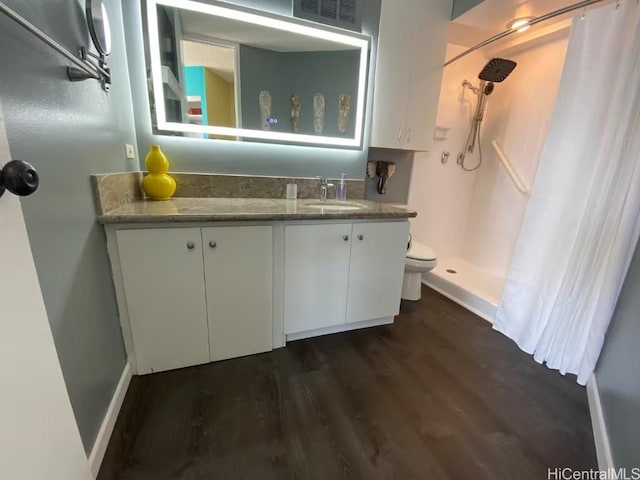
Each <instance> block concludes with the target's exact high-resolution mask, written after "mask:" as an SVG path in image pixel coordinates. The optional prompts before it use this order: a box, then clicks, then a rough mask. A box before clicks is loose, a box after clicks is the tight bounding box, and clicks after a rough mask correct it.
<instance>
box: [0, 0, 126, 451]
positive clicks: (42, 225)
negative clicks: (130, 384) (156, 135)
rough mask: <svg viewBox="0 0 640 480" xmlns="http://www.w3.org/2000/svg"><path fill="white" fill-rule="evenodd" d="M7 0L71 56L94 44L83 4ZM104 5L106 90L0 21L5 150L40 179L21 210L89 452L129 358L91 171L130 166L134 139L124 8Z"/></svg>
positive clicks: (110, 0)
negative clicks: (69, 72)
mask: <svg viewBox="0 0 640 480" xmlns="http://www.w3.org/2000/svg"><path fill="white" fill-rule="evenodd" d="M6 3H7V4H8V5H9V6H10V7H12V8H14V9H15V10H16V11H18V12H19V13H20V14H22V15H23V16H24V17H26V18H27V19H28V20H30V21H31V22H32V23H34V24H35V25H37V26H39V27H40V28H41V29H42V30H44V31H45V32H47V33H49V34H50V35H51V36H52V37H54V38H55V39H57V40H58V41H59V42H61V43H62V44H63V45H65V46H66V47H67V48H68V49H69V50H71V51H73V52H75V51H77V49H78V47H79V46H80V45H89V35H88V31H87V28H86V26H85V23H84V1H81V0H76V1H69V0H31V1H29V2H24V1H20V0H8V1H7V2H6ZM106 5H107V8H108V11H109V16H110V19H111V24H112V26H113V42H114V48H113V50H114V51H113V55H112V56H111V58H110V61H109V64H110V67H111V69H112V72H113V75H114V78H113V88H112V90H111V93H109V94H106V93H104V92H103V91H102V90H101V88H100V85H99V83H98V82H97V81H93V80H88V81H85V82H81V83H71V82H69V81H68V80H67V79H66V71H65V67H66V66H67V62H66V61H65V60H64V58H63V57H61V56H60V55H59V54H57V53H55V52H53V51H52V50H50V49H49V48H48V47H46V46H44V44H43V43H42V42H40V41H39V40H37V39H36V38H35V37H33V36H31V35H29V34H28V32H27V31H26V30H24V29H22V28H21V27H19V26H17V25H16V24H14V23H13V22H11V21H10V20H9V19H7V18H6V17H4V16H0V65H3V67H2V73H0V97H1V98H2V103H3V107H4V114H5V120H6V124H7V125H6V126H7V134H8V139H9V145H10V148H11V153H12V155H13V158H18V159H22V160H26V161H28V162H30V163H32V164H33V165H34V166H35V167H36V169H37V170H38V172H39V174H40V178H41V187H40V189H39V190H38V192H37V193H36V194H35V195H33V196H32V197H28V198H25V199H23V202H22V205H23V209H24V214H25V220H26V224H27V230H28V233H29V239H30V242H31V247H32V250H33V255H34V259H35V264H36V268H37V271H38V277H39V280H40V286H41V288H42V293H43V296H44V301H45V305H46V308H47V313H48V315H49V321H50V323H51V330H52V332H53V337H54V340H55V344H56V348H57V351H58V357H59V358H60V363H61V365H62V371H63V374H64V378H65V382H66V385H67V389H68V391H69V396H70V398H71V404H72V406H73V410H74V413H75V416H76V420H77V422H78V426H79V428H80V434H81V436H82V440H83V442H84V445H85V449H87V451H89V450H90V448H91V447H92V445H93V442H94V439H95V436H96V434H97V431H98V428H99V426H100V423H101V422H102V419H103V417H104V414H105V412H106V409H107V406H108V404H109V402H110V400H111V396H112V394H113V392H114V390H115V386H116V384H117V382H118V380H119V378H120V375H121V373H122V369H123V367H124V365H125V361H126V357H125V352H124V347H123V343H122V336H121V332H120V324H119V320H118V312H117V309H116V303H115V295H114V291H113V286H112V280H111V273H110V269H109V264H108V259H107V251H106V245H105V237H104V232H103V229H102V227H100V226H99V225H97V224H96V223H95V211H94V204H93V199H92V198H93V197H92V193H91V188H90V183H89V175H90V174H92V173H98V172H115V171H123V170H127V167H128V166H127V163H126V160H125V158H124V143H125V142H127V143H132V144H135V141H136V140H135V135H134V128H133V117H132V115H133V113H132V110H131V107H130V105H131V95H130V89H129V83H128V78H127V77H128V73H127V63H126V60H125V49H124V37H123V29H122V21H121V18H122V17H121V11H120V2H119V0H106ZM130 166H131V165H130ZM16 368H19V366H16Z"/></svg>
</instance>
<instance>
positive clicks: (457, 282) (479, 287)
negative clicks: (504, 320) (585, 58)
mask: <svg viewBox="0 0 640 480" xmlns="http://www.w3.org/2000/svg"><path fill="white" fill-rule="evenodd" d="M570 22H571V21H570V20H565V21H562V22H559V23H556V24H554V25H553V26H551V27H546V28H544V29H539V30H538V31H537V32H536V33H535V34H532V35H528V36H527V37H524V36H521V37H517V38H515V39H513V38H512V39H511V40H510V41H508V42H507V41H506V40H502V41H501V43H499V44H497V43H496V44H495V45H492V46H491V47H487V48H486V49H484V50H477V51H475V52H473V53H471V54H469V55H467V56H465V57H464V58H462V59H460V60H458V61H457V62H455V63H452V64H451V65H449V66H448V67H446V68H445V70H444V76H443V81H442V87H441V94H440V101H439V106H438V117H437V125H438V127H441V128H442V129H443V130H444V131H447V132H448V135H447V136H446V138H443V139H441V140H439V141H435V142H434V146H433V148H432V150H431V152H425V153H416V154H415V156H414V164H413V171H412V180H411V188H410V194H409V206H410V207H411V208H413V209H414V210H416V211H417V212H418V217H417V218H416V219H414V220H413V221H412V226H411V229H412V234H413V236H414V238H416V239H417V240H418V241H419V242H421V243H425V244H427V245H429V246H430V247H431V248H432V249H433V250H434V251H435V252H436V254H437V257H438V265H437V266H436V268H434V269H433V270H432V271H431V272H428V273H426V274H425V276H424V279H423V282H424V283H425V284H427V285H428V286H430V287H431V288H433V289H435V290H437V291H439V292H440V293H442V294H444V295H445V296H447V297H449V298H451V299H452V300H454V301H456V302H458V303H460V304H461V305H463V306H465V307H466V308H468V309H469V310H471V311H473V312H474V313H476V314H478V315H479V316H481V317H483V318H485V319H486V320H488V321H493V319H494V315H495V312H496V309H497V306H498V304H499V302H500V298H501V296H502V289H503V285H504V279H505V276H506V273H507V270H508V267H509V261H510V259H511V255H512V253H513V250H514V247H515V243H516V240H517V238H518V235H519V231H520V225H521V223H522V219H523V216H524V212H525V210H526V207H527V201H528V194H529V193H530V189H531V188H532V186H533V183H534V179H535V173H536V169H537V165H538V160H539V158H540V155H541V153H542V150H543V147H544V142H545V138H546V133H547V127H548V124H549V121H550V119H551V114H552V110H553V106H554V103H555V97H556V93H557V90H558V86H559V84H560V77H561V74H562V68H563V64H564V57H565V53H566V48H567V41H568V36H569V30H570ZM496 45H497V46H496ZM464 50H466V49H465V47H463V46H460V45H455V44H449V46H448V49H447V58H453V57H454V56H456V55H458V54H459V53H460V52H462V51H464ZM516 65H517V67H516ZM498 82H501V83H498ZM494 84H495V85H494Z"/></svg>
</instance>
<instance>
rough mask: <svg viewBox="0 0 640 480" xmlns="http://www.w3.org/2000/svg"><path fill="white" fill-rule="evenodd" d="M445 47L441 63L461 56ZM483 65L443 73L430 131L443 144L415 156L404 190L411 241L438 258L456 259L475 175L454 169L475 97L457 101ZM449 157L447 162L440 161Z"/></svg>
mask: <svg viewBox="0 0 640 480" xmlns="http://www.w3.org/2000/svg"><path fill="white" fill-rule="evenodd" d="M465 49H466V48H465V47H462V46H459V45H453V44H449V45H448V47H447V54H446V58H451V57H453V56H455V55H457V54H458V53H461V52H463V51H464V50H465ZM485 63H486V58H485V57H484V56H483V55H482V54H481V53H479V52H474V53H472V54H471V55H468V56H466V57H464V58H463V59H461V60H459V61H457V62H455V63H453V64H452V65H450V66H448V67H446V68H445V69H444V75H443V77H442V88H441V92H440V100H439V104H438V114H437V118H436V125H437V126H439V127H445V128H448V129H449V131H448V137H447V139H446V140H444V141H434V142H433V148H432V150H431V151H430V152H416V153H415V154H414V159H413V170H412V174H411V184H410V188H409V201H408V204H409V207H410V208H411V209H413V210H416V211H417V212H418V216H417V217H416V218H415V219H413V220H412V222H411V232H412V234H413V237H414V238H415V239H416V240H417V241H419V242H422V243H426V244H427V245H429V246H430V247H431V248H433V249H434V250H435V251H436V254H437V255H438V257H439V258H444V257H457V256H459V255H460V252H461V250H462V247H463V240H464V234H465V230H466V226H467V218H468V214H469V207H470V203H471V195H472V194H473V183H474V179H475V173H466V172H463V171H462V170H461V169H460V167H458V166H457V165H456V155H457V154H458V152H459V151H461V150H462V148H463V146H464V142H465V140H466V135H467V131H468V127H469V122H470V121H471V116H472V115H473V110H474V108H475V95H473V94H472V93H470V92H469V91H468V90H467V91H466V94H465V95H464V96H463V95H462V86H461V85H462V81H463V80H464V79H465V78H466V79H468V80H470V81H472V80H473V79H475V78H477V76H478V72H479V71H480V69H481V68H482V67H483V66H484V64H485ZM443 152H449V153H450V157H449V161H448V162H447V163H446V164H442V163H441V161H440V158H441V155H442V153H443Z"/></svg>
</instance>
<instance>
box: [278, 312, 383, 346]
mask: <svg viewBox="0 0 640 480" xmlns="http://www.w3.org/2000/svg"><path fill="white" fill-rule="evenodd" d="M394 319H395V317H385V318H377V319H375V320H365V321H364V322H355V323H341V324H340V325H334V326H333V327H325V328H318V329H317V330H307V331H306V332H298V333H288V334H287V335H286V337H285V338H286V341H287V342H291V341H293V340H302V339H303V338H311V337H319V336H320V335H330V334H332V333H341V332H348V331H350V330H358V329H360V328H369V327H378V326H380V325H389V324H391V323H393V321H394Z"/></svg>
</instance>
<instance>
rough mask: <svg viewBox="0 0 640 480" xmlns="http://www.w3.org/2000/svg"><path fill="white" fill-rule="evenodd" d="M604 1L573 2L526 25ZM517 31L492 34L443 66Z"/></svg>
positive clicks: (513, 29) (603, 0)
mask: <svg viewBox="0 0 640 480" xmlns="http://www.w3.org/2000/svg"><path fill="white" fill-rule="evenodd" d="M605 1H607V0H584V1H582V2H578V3H574V4H573V5H569V6H567V7H564V8H560V9H558V10H555V11H553V12H549V13H546V14H544V15H541V16H539V17H536V18H534V19H533V20H531V21H530V22H529V23H528V24H527V25H529V26H531V25H536V24H538V23H540V22H544V21H546V20H550V19H552V18H554V17H557V16H559V15H564V14H565V13H569V12H573V11H574V10H579V9H581V8H585V7H588V6H589V5H593V4H594V3H600V2H605ZM618 1H619V0H618ZM519 28H522V27H519ZM517 31H518V29H517V28H510V29H509V30H505V31H504V32H501V33H499V34H497V35H494V36H493V37H491V38H488V39H486V40H484V41H483V42H480V43H478V44H477V45H474V46H473V47H471V48H469V49H468V50H465V51H464V52H462V53H461V54H459V55H456V56H455V57H453V58H452V59H451V60H449V61H447V62H445V64H444V66H445V67H446V66H447V65H451V64H452V63H453V62H455V61H456V60H460V59H461V58H462V57H465V56H467V55H469V54H470V53H471V52H475V51H476V50H478V49H480V48H482V47H486V46H487V45H489V44H491V43H493V42H495V41H496V40H500V39H501V38H504V37H507V36H509V35H511V34H512V33H516V32H517Z"/></svg>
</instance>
